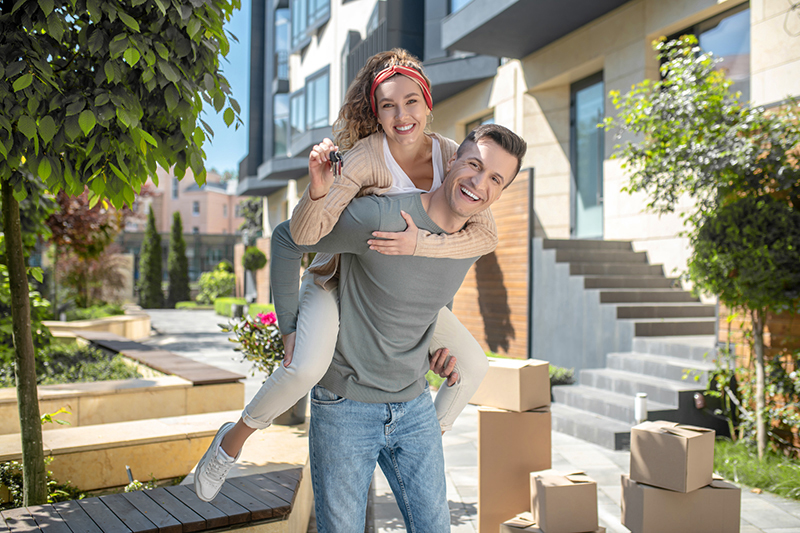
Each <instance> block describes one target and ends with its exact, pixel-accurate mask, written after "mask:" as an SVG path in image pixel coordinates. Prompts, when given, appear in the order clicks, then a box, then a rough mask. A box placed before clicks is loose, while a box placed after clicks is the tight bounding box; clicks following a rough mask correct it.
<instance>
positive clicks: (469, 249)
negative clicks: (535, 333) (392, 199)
mask: <svg viewBox="0 0 800 533" xmlns="http://www.w3.org/2000/svg"><path fill="white" fill-rule="evenodd" d="M432 107H433V103H432V99H431V95H430V81H429V80H428V79H427V77H425V75H424V73H423V72H422V65H421V64H420V62H419V61H418V60H417V59H416V58H414V57H413V56H411V55H410V54H409V53H408V52H406V51H405V50H399V49H395V50H392V51H390V52H382V53H379V54H376V55H375V56H373V57H371V58H370V59H369V60H368V61H367V64H366V65H365V66H364V68H362V69H361V71H360V72H359V74H358V76H357V77H356V79H355V80H354V81H353V83H352V84H351V86H350V88H349V89H348V91H347V95H346V98H345V103H344V105H343V106H342V109H341V110H340V112H339V118H338V119H337V121H336V125H335V131H336V133H335V137H336V141H337V144H338V147H337V146H334V144H333V143H332V142H331V141H330V140H329V139H325V140H324V141H323V142H322V143H320V144H319V145H316V146H314V148H313V149H312V151H311V153H310V154H309V174H310V176H311V184H310V185H309V187H308V189H307V190H306V192H305V193H304V195H303V198H302V199H301V201H300V203H299V204H298V205H297V207H296V208H295V210H294V213H293V214H292V222H291V230H292V236H293V238H294V240H295V241H296V242H297V243H298V244H314V243H316V242H317V241H318V240H319V239H321V238H322V237H324V236H325V235H326V234H327V233H328V232H329V231H330V230H331V229H332V228H333V226H334V225H335V224H336V221H337V220H338V218H339V215H341V213H342V211H343V210H344V208H345V207H346V206H347V204H348V203H349V202H350V201H351V200H352V199H353V198H354V197H356V196H363V195H365V194H403V193H410V192H415V191H416V192H418V191H424V192H427V191H430V190H435V189H436V188H438V187H439V186H440V185H441V184H442V181H443V179H444V175H445V172H446V170H447V168H446V166H447V165H449V162H450V161H451V158H453V157H454V156H455V152H456V149H457V147H458V145H457V144H456V143H455V142H454V141H452V140H450V139H446V138H444V137H442V136H440V135H437V134H435V133H431V134H428V133H425V131H424V130H425V127H426V125H427V120H428V116H430V114H431V109H432ZM339 148H340V149H342V150H343V151H344V164H343V169H342V175H341V176H338V177H334V175H333V172H332V169H331V164H330V160H329V154H330V152H331V151H333V150H334V149H339ZM404 218H405V219H406V222H407V224H408V228H407V230H406V231H404V232H401V233H385V232H375V233H373V235H374V236H375V239H373V240H370V241H369V244H370V248H371V249H373V250H376V251H377V252H380V253H384V254H401V255H411V254H413V255H418V256H426V257H452V258H470V257H476V256H480V255H484V254H486V253H489V252H491V251H492V250H494V248H495V246H496V243H497V236H496V229H495V226H494V221H493V220H492V218H491V214H489V213H488V212H485V213H484V214H482V215H480V216H476V217H473V219H470V221H469V223H468V224H467V225H466V226H465V228H464V229H463V230H462V231H460V232H458V233H455V234H450V235H432V234H430V233H428V232H421V231H419V230H418V229H417V227H416V226H415V225H414V223H413V221H412V220H411V218H410V217H409V216H408V215H405V214H404ZM337 265H338V258H337V257H336V256H331V255H327V254H317V256H316V258H315V260H314V262H313V263H312V265H311V267H310V268H309V273H307V274H306V275H305V276H304V277H303V284H302V288H301V297H300V298H301V301H300V313H299V315H298V318H297V331H296V333H293V334H291V335H288V336H287V337H286V339H285V345H286V361H284V364H283V365H282V366H281V367H280V368H279V369H278V370H276V371H275V372H274V373H273V374H272V375H271V376H270V377H269V378H268V379H267V380H266V381H265V382H264V384H263V385H262V387H261V389H260V390H259V392H258V393H257V394H256V396H255V397H254V398H253V400H252V401H251V402H250V403H249V404H248V405H247V406H246V407H245V409H244V412H243V413H242V417H241V418H240V419H239V421H238V422H237V423H236V424H233V423H230V422H229V423H227V424H225V425H223V426H222V428H220V430H219V432H217V435H216V437H215V438H214V440H213V441H212V444H211V446H210V448H209V450H208V451H206V454H205V455H204V456H203V458H202V459H201V460H200V463H199V464H198V466H197V471H196V473H195V489H196V491H197V494H198V496H200V497H201V498H202V499H207V500H211V499H213V498H214V497H215V496H216V494H217V492H218V491H219V488H220V487H221V485H222V482H223V481H224V479H225V476H226V475H227V472H228V471H229V470H230V468H231V466H232V464H233V462H234V461H235V458H236V457H238V454H239V453H240V451H241V448H242V446H243V444H244V442H245V441H246V440H247V438H248V437H249V436H250V435H251V434H252V433H253V432H254V431H255V430H256V429H263V428H266V427H268V426H269V425H270V424H271V423H272V421H273V420H274V418H275V417H276V416H278V415H280V414H281V413H283V412H284V411H286V410H287V409H289V408H290V407H291V406H292V405H294V403H295V402H297V400H299V399H300V398H301V397H302V396H303V395H305V394H306V393H307V392H308V391H309V390H310V389H311V388H312V387H313V386H314V385H315V384H316V383H317V382H318V381H319V380H320V379H321V377H322V376H323V375H324V374H325V372H326V371H327V369H328V367H329V365H330V362H331V359H332V357H333V352H334V348H335V345H336V337H337V334H338V328H339V323H338V316H339V311H338V302H337V290H336V268H337ZM295 334H296V337H295ZM446 346H447V347H449V348H450V349H452V351H453V352H454V353H455V354H456V355H457V356H458V363H457V365H456V361H455V358H448V352H447V350H445V349H444V348H445V347H446ZM431 352H432V353H434V355H433V356H432V358H431V368H432V369H434V370H435V371H437V373H440V375H449V379H448V382H447V384H446V385H443V386H442V387H441V389H440V391H439V393H438V394H437V397H436V410H437V415H438V418H439V422H440V425H441V428H442V432H444V431H446V430H448V429H450V428H451V427H452V424H453V422H454V420H455V418H456V416H458V413H460V412H461V410H462V409H463V407H464V406H465V405H466V404H467V402H468V401H469V399H470V398H471V397H472V394H473V393H474V392H475V390H476V389H477V387H478V385H479V384H480V382H481V380H482V379H483V376H484V375H485V373H486V370H487V368H488V362H487V360H486V356H485V354H484V353H483V350H482V348H481V347H480V345H479V344H478V343H477V342H476V341H475V339H474V338H472V336H471V335H470V334H469V332H468V331H467V330H466V329H465V328H464V327H463V326H462V325H461V323H460V322H459V321H458V320H457V319H456V318H455V316H454V315H453V313H452V312H451V311H450V310H449V309H447V308H443V309H442V310H441V312H440V313H439V318H438V321H437V326H436V330H435V333H434V340H433V342H432V345H431ZM295 354H296V356H295Z"/></svg>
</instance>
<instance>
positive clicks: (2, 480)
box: [0, 457, 86, 510]
mask: <svg viewBox="0 0 800 533" xmlns="http://www.w3.org/2000/svg"><path fill="white" fill-rule="evenodd" d="M53 460H54V458H53V457H47V458H45V463H46V465H49V464H50V463H51V462H52V461H53ZM0 485H5V486H6V488H8V492H9V493H10V494H11V500H10V501H8V502H6V503H0V510H4V509H15V508H17V507H22V505H23V496H22V487H23V481H22V463H19V462H17V461H6V462H4V463H0ZM85 497H86V494H85V493H83V492H81V491H80V490H79V489H77V488H75V487H73V486H72V485H70V484H69V483H67V484H66V485H60V484H59V483H58V482H57V481H56V480H55V479H53V473H52V472H51V471H49V470H48V471H47V503H56V502H64V501H68V500H82V499H83V498H85Z"/></svg>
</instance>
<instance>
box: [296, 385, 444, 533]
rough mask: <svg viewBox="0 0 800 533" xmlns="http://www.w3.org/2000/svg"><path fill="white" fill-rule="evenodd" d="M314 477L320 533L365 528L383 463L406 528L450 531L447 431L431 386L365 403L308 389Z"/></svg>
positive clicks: (429, 532)
mask: <svg viewBox="0 0 800 533" xmlns="http://www.w3.org/2000/svg"><path fill="white" fill-rule="evenodd" d="M309 449H310V452H311V479H312V483H313V486H314V506H315V511H316V515H317V531H319V533H337V532H341V533H353V532H357V531H364V519H365V516H366V511H367V493H368V491H369V485H370V482H371V480H372V474H373V473H374V472H375V464H376V463H377V464H379V465H380V467H381V470H383V473H384V474H385V475H386V479H387V480H388V481H389V485H390V486H391V487H392V492H394V495H395V499H396V500H397V503H398V505H399V506H400V512H402V513H403V519H404V520H405V523H406V530H407V531H408V532H409V533H413V532H418V533H421V532H425V533H436V532H445V531H450V512H449V510H448V506H447V495H446V487H445V477H444V454H443V451H442V435H441V429H440V426H439V422H438V420H437V419H436V410H435V409H434V406H433V401H432V399H431V395H430V393H429V392H428V390H427V389H426V391H425V392H424V393H422V394H421V395H419V396H418V397H417V398H415V399H413V400H411V401H409V402H403V403H388V404H386V403H362V402H356V401H353V400H348V399H346V398H342V397H341V396H337V395H336V394H334V393H332V392H330V391H329V390H328V389H325V388H324V387H321V386H319V385H317V386H316V387H314V389H313V390H312V391H311V423H310V430H309Z"/></svg>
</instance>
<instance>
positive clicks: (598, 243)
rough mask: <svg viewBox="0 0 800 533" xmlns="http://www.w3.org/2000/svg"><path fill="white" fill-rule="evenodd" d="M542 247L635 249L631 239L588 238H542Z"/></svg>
mask: <svg viewBox="0 0 800 533" xmlns="http://www.w3.org/2000/svg"><path fill="white" fill-rule="evenodd" d="M542 247H543V248H545V249H550V250H552V249H561V250H563V249H570V250H576V249H577V250H627V251H632V250H633V247H632V246H631V243H630V241H604V240H588V239H544V240H542Z"/></svg>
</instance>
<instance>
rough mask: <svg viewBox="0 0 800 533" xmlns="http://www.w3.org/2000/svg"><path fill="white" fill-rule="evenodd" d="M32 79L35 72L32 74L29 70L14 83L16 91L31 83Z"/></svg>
mask: <svg viewBox="0 0 800 533" xmlns="http://www.w3.org/2000/svg"><path fill="white" fill-rule="evenodd" d="M32 81H33V74H31V73H30V72H28V73H27V74H23V75H22V76H20V77H19V78H17V79H16V80H15V81H14V85H12V87H13V88H14V92H17V91H21V90H22V89H24V88H25V87H27V86H28V85H30V84H31V82H32ZM6 87H7V86H6Z"/></svg>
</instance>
